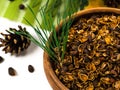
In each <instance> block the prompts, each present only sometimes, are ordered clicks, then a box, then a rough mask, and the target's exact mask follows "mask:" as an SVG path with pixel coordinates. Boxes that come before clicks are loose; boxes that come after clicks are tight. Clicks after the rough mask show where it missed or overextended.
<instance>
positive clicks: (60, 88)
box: [43, 7, 120, 90]
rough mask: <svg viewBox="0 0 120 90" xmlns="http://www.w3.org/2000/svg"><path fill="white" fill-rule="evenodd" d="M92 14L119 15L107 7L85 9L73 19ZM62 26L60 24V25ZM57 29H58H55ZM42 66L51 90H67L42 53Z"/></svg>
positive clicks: (114, 9) (47, 57)
mask: <svg viewBox="0 0 120 90" xmlns="http://www.w3.org/2000/svg"><path fill="white" fill-rule="evenodd" d="M94 13H115V14H120V9H117V8H108V7H98V8H92V9H86V10H82V11H79V12H77V13H75V14H73V17H74V19H76V18H79V17H80V16H84V15H88V14H94ZM61 26H62V24H61ZM57 29H58V28H57ZM43 59H44V61H43V64H44V71H45V74H46V77H47V79H48V81H49V83H50V85H51V87H52V88H53V90H69V89H68V88H67V87H66V86H65V85H64V84H62V82H61V81H60V80H59V79H58V77H57V76H56V75H55V73H54V71H53V69H52V66H51V65H52V63H50V58H49V56H48V54H47V53H46V52H44V56H43Z"/></svg>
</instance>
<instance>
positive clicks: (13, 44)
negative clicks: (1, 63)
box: [0, 26, 31, 55]
mask: <svg viewBox="0 0 120 90" xmlns="http://www.w3.org/2000/svg"><path fill="white" fill-rule="evenodd" d="M18 28H19V30H17V31H20V30H23V31H24V32H27V31H26V28H22V27H21V26H18ZM10 30H12V31H13V30H14V31H16V29H15V28H10ZM6 32H8V34H3V33H1V35H2V36H4V39H2V38H0V42H1V44H0V47H4V48H3V49H2V50H3V51H5V53H11V55H13V54H20V52H21V51H24V50H25V49H27V48H28V47H29V45H30V43H31V41H30V40H29V39H27V38H26V37H25V36H23V35H18V34H15V33H12V32H10V31H8V30H6Z"/></svg>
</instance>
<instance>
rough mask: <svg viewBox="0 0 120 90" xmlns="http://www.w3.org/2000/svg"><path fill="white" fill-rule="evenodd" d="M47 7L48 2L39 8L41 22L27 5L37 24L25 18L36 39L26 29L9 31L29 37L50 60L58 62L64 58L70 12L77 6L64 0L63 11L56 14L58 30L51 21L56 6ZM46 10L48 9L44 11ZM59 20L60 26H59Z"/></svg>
mask: <svg viewBox="0 0 120 90" xmlns="http://www.w3.org/2000/svg"><path fill="white" fill-rule="evenodd" d="M48 1H49V0H48ZM77 2H78V0H76V1H75V0H74V3H77ZM54 4H56V3H54ZM47 7H48V2H47V3H46V4H45V6H43V7H41V8H40V10H39V15H40V16H41V19H42V21H43V22H42V24H41V23H40V20H39V19H38V18H37V17H36V15H35V14H34V11H33V10H32V9H31V7H29V6H28V8H29V10H30V11H31V14H32V15H33V17H34V18H35V20H36V22H37V25H36V26H33V25H32V24H31V23H30V22H29V20H27V19H25V20H26V21H27V23H28V24H29V25H30V26H31V27H32V28H33V29H34V31H35V33H36V35H37V37H38V39H36V38H35V37H34V36H33V35H32V34H30V33H29V32H28V31H27V32H23V31H21V32H20V31H19V32H17V31H11V32H14V33H16V34H22V35H24V36H25V37H27V38H28V39H30V40H31V41H32V42H33V43H35V44H36V45H38V46H39V47H40V48H42V49H43V50H44V51H45V52H47V53H48V55H49V56H50V58H51V59H52V60H54V61H56V62H60V61H61V60H62V59H63V58H64V54H65V50H66V44H67V39H68V33H69V28H70V26H71V24H72V21H73V20H72V14H73V13H74V12H76V11H77V10H78V8H76V6H75V4H73V0H65V3H64V6H63V7H64V9H63V12H62V13H58V14H57V26H58V28H59V30H58V31H56V26H55V25H54V23H53V22H54V17H53V13H52V10H54V9H55V8H56V5H53V7H51V8H52V9H51V10H49V9H47ZM46 10H49V11H48V12H47V13H46ZM58 12H60V11H58ZM66 18H67V19H66ZM61 20H62V26H60V24H61ZM56 53H57V54H56Z"/></svg>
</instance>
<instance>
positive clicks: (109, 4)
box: [103, 0, 120, 8]
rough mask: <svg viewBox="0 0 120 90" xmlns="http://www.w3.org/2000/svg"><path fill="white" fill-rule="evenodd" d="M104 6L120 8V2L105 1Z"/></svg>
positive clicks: (115, 0)
mask: <svg viewBox="0 0 120 90" xmlns="http://www.w3.org/2000/svg"><path fill="white" fill-rule="evenodd" d="M103 1H104V4H105V5H107V6H108V7H114V8H118V6H119V5H120V0H103Z"/></svg>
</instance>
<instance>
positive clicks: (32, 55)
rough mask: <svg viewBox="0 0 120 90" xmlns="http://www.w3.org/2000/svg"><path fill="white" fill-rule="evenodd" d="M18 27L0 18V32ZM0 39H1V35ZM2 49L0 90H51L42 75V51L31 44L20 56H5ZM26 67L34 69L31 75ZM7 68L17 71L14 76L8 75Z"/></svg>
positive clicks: (0, 51) (0, 52) (30, 30)
mask: <svg viewBox="0 0 120 90" xmlns="http://www.w3.org/2000/svg"><path fill="white" fill-rule="evenodd" d="M18 25H21V24H20V23H16V22H12V21H9V20H7V19H4V18H0V32H3V33H5V30H6V29H7V30H8V29H9V28H10V27H12V28H18V27H17V26H18ZM22 26H23V27H24V26H25V25H22ZM25 27H26V28H27V30H28V31H29V32H31V33H33V32H34V30H33V29H32V28H31V27H28V26H25ZM0 37H1V38H3V37H2V36H1V35H0ZM2 49H3V48H0V56H2V57H3V58H4V62H3V63H1V64H0V90H52V89H51V86H50V85H49V83H48V81H47V79H46V76H45V73H44V68H43V50H42V49H40V48H39V47H38V46H36V45H34V44H33V43H31V45H30V47H29V48H28V49H27V51H26V52H24V53H22V54H21V55H20V56H16V55H13V56H11V54H9V53H8V54H5V52H3V51H2ZM28 65H32V66H33V67H34V68H35V71H34V72H33V73H30V72H29V71H28ZM9 67H13V68H14V69H15V70H16V71H17V75H16V76H10V75H9V74H8V68H9Z"/></svg>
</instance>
